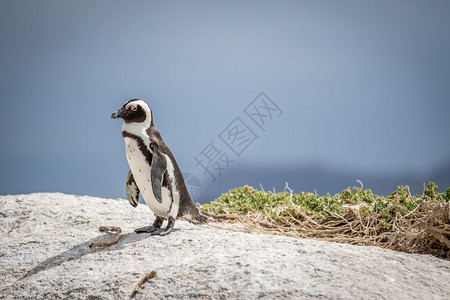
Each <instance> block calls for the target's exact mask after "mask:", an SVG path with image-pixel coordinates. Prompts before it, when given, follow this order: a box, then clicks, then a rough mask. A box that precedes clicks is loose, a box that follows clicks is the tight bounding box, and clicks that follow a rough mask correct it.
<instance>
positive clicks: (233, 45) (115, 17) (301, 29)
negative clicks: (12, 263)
mask: <svg viewBox="0 0 450 300" xmlns="http://www.w3.org/2000/svg"><path fill="white" fill-rule="evenodd" d="M0 16H1V17H0V24H1V26H0V38H1V41H2V47H0V62H1V65H2V69H1V70H0V76H1V80H0V90H1V92H2V104H3V109H2V112H3V114H2V117H1V118H0V128H1V134H2V144H1V148H0V154H1V155H0V172H1V173H0V176H1V178H0V179H1V183H0V194H18V193H30V192H64V193H71V194H86V195H92V196H100V197H108V198H118V197H121V198H123V197H125V177H126V174H127V171H128V166H127V162H126V159H125V153H124V144H123V140H122V137H121V126H122V122H121V121H119V120H111V119H110V115H111V113H112V112H113V111H114V110H116V109H117V108H119V107H120V106H121V105H122V104H123V103H124V102H125V101H126V100H128V99H131V98H141V99H144V100H146V101H147V102H148V103H149V104H150V106H151V108H152V111H153V114H154V121H155V125H156V127H157V128H158V129H159V131H160V132H161V135H162V137H163V139H164V140H165V142H166V144H167V145H168V146H169V148H170V149H171V151H172V152H173V154H174V156H175V158H176V160H177V162H178V164H179V166H180V168H181V170H182V172H183V173H190V174H192V175H194V176H195V178H197V179H198V181H199V182H200V186H201V188H202V190H203V197H204V199H201V201H202V202H206V201H210V200H213V199H211V198H213V197H216V196H219V195H220V194H221V193H225V192H227V191H228V189H230V188H233V187H238V186H243V185H245V184H252V185H256V186H255V187H256V188H259V184H260V183H261V184H262V185H263V187H264V189H266V190H271V189H272V188H273V187H275V189H276V190H277V191H278V190H280V189H283V187H284V182H286V181H287V182H289V185H290V186H291V187H293V188H294V191H295V192H300V191H310V192H314V190H316V191H317V192H318V193H319V194H320V195H324V194H326V193H328V192H330V193H332V194H333V193H337V192H340V191H341V190H343V189H345V188H347V187H349V186H357V185H358V183H357V182H356V180H357V179H359V180H362V181H363V183H364V186H365V188H370V189H372V190H373V191H374V192H376V193H380V194H386V193H390V192H393V191H394V190H395V187H396V186H398V185H409V186H410V187H411V191H412V192H413V193H416V194H417V193H421V191H422V183H423V182H425V183H427V182H428V181H436V183H437V184H438V185H439V186H440V191H441V192H442V191H443V189H445V188H446V187H448V186H450V174H449V172H448V170H450V137H449V136H450V135H449V134H448V132H449V129H450V118H449V113H450V85H449V84H448V83H449V82H450V2H449V1H445V0H443V1H433V2H432V3H430V2H423V1H406V0H405V1H395V2H392V1H379V2H367V1H364V2H361V1H350V0H348V1H340V2H335V1H320V2H317V1H281V2H276V1H229V2H226V3H222V2H210V1H190V2H183V1H172V2H170V3H169V2H160V1H133V3H126V2H123V1H108V2H105V1H87V0H82V1H76V2H65V1H64V2H62V1H55V0H43V1H28V0H4V1H2V2H1V3H0ZM261 93H262V94H261ZM265 105H266V106H265ZM239 132H245V133H244V134H242V135H238V133H239ZM233 134H234V135H233ZM212 150H214V151H216V152H214V153H215V154H216V156H214V157H210V156H207V155H211V154H213V152H211V151H212ZM212 158H214V160H213V159H212ZM210 159H211V160H210ZM202 165H203V166H202ZM205 168H206V169H205ZM209 172H210V173H209ZM283 174H285V175H283ZM394 181H395V182H394ZM391 187H393V189H392V188H391ZM391 189H392V190H391ZM389 190H390V191H389Z"/></svg>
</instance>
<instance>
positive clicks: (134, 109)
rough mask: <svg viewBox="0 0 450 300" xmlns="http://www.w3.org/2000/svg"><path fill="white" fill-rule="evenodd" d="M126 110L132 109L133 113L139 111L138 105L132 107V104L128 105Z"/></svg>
mask: <svg viewBox="0 0 450 300" xmlns="http://www.w3.org/2000/svg"><path fill="white" fill-rule="evenodd" d="M125 109H126V110H129V109H131V110H132V111H136V110H137V105H132V104H128V105H127V106H125Z"/></svg>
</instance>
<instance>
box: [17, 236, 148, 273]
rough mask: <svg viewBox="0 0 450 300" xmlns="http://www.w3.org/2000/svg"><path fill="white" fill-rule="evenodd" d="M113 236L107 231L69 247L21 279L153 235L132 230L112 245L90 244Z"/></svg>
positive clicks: (119, 247)
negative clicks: (94, 245)
mask: <svg viewBox="0 0 450 300" xmlns="http://www.w3.org/2000/svg"><path fill="white" fill-rule="evenodd" d="M112 236H113V234H112V233H106V234H104V235H102V236H101V237H96V238H93V239H90V240H89V241H86V242H84V243H81V244H79V245H77V246H75V247H73V248H72V249H69V250H67V251H64V252H62V253H60V254H58V255H56V256H53V257H50V258H47V259H46V260H45V261H43V262H41V263H40V264H38V265H37V266H36V267H34V268H33V269H31V270H29V271H28V272H27V273H26V274H25V275H23V276H22V277H21V278H20V279H24V278H26V277H29V276H32V275H34V274H37V273H39V272H41V271H44V270H48V269H51V268H54V267H56V266H59V265H61V264H62V263H64V262H66V261H69V260H74V259H79V258H81V257H83V256H85V255H87V254H91V253H96V252H103V251H116V250H121V249H123V248H125V247H126V245H128V244H133V243H137V242H139V241H142V240H145V239H147V238H149V237H151V235H150V234H148V233H140V234H137V233H135V232H130V233H127V234H124V235H120V239H119V241H118V242H117V243H116V244H114V245H111V246H109V247H98V248H97V247H96V248H90V247H89V245H91V244H92V243H93V242H101V241H106V240H109V239H111V238H112Z"/></svg>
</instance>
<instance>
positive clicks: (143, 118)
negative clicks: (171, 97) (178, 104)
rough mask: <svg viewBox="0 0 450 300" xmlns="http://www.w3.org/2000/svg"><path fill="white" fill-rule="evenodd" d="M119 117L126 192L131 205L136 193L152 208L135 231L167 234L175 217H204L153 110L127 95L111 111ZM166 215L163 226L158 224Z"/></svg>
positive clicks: (199, 220)
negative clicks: (149, 220) (146, 222)
mask: <svg viewBox="0 0 450 300" xmlns="http://www.w3.org/2000/svg"><path fill="white" fill-rule="evenodd" d="M111 118H112V119H117V118H122V119H123V121H124V123H123V125H122V136H123V139H124V141H125V151H126V156H127V160H128V164H129V166H130V171H129V172H128V176H127V180H126V194H127V198H128V201H129V202H130V204H131V205H132V206H133V207H136V206H137V205H138V200H139V194H142V197H143V198H144V200H145V203H146V204H147V206H148V207H149V208H150V209H151V210H152V211H153V212H154V214H155V217H156V219H155V221H154V223H153V225H152V226H148V227H143V228H138V229H136V230H135V232H136V233H142V232H147V233H151V234H152V235H167V234H169V233H170V232H171V231H172V228H173V227H174V224H175V220H176V219H177V218H179V217H183V218H185V219H187V220H188V221H190V222H192V223H196V224H203V223H206V222H207V218H206V217H205V216H204V215H203V214H202V213H201V212H200V211H199V210H198V208H197V206H196V205H195V204H194V202H193V201H192V199H191V197H190V196H189V193H188V191H187V188H186V185H185V183H184V179H183V176H182V174H181V171H180V169H179V167H178V164H177V162H176V161H175V158H174V157H173V155H172V152H170V150H169V148H168V147H167V146H166V144H165V143H164V141H163V139H162V138H161V135H160V134H159V131H158V129H156V127H155V126H154V125H153V114H152V110H151V109H150V107H149V105H148V104H147V102H145V101H144V100H141V99H131V100H128V101H127V102H125V104H124V105H123V106H122V108H120V109H118V110H117V111H115V112H114V113H113V114H112V115H111ZM165 219H167V220H168V224H167V227H166V228H161V225H162V223H163V220H165Z"/></svg>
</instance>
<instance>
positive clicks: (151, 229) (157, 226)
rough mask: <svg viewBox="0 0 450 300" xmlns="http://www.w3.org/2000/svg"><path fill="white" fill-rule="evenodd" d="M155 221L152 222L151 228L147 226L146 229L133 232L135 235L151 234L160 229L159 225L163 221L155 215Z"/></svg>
mask: <svg viewBox="0 0 450 300" xmlns="http://www.w3.org/2000/svg"><path fill="white" fill-rule="evenodd" d="M155 217H156V219H155V222H153V225H152V226H147V227H142V228H138V229H136V230H134V232H136V233H144V232H145V233H152V232H154V231H155V230H158V229H161V225H162V223H163V222H164V219H163V218H161V217H158V216H157V215H155Z"/></svg>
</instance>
